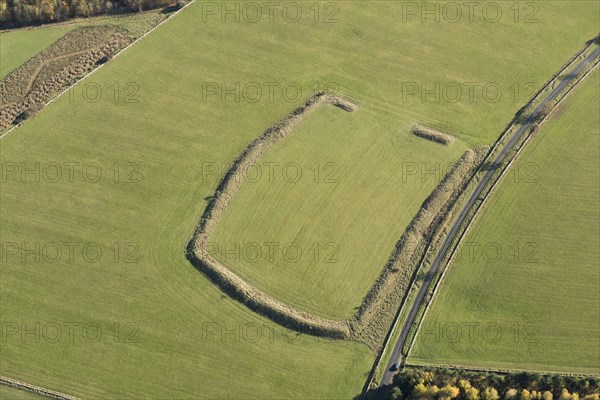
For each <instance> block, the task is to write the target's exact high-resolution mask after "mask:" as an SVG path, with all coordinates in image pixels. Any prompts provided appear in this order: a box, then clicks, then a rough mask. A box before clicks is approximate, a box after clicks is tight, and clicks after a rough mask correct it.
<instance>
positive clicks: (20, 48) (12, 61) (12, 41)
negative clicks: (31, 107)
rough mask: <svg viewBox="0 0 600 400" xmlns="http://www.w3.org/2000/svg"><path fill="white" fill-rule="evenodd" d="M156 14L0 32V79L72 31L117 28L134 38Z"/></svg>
mask: <svg viewBox="0 0 600 400" xmlns="http://www.w3.org/2000/svg"><path fill="white" fill-rule="evenodd" d="M158 13H159V11H150V12H146V13H143V14H132V15H123V16H115V17H106V16H99V17H93V18H89V19H83V18H79V19H75V20H72V21H69V22H64V23H60V24H52V25H48V26H44V27H37V28H24V29H18V30H13V31H3V32H0V79H2V78H4V77H5V76H6V75H8V74H9V73H10V72H11V71H12V70H14V69H15V68H17V67H18V66H19V65H21V64H23V63H24V62H26V61H27V60H29V59H30V58H31V57H33V56H35V55H36V54H37V53H39V52H40V51H43V50H44V49H46V48H47V47H48V46H50V45H51V44H52V43H54V42H55V41H57V40H58V39H60V38H61V37H62V36H63V35H64V34H66V33H67V32H69V31H72V30H73V29H77V28H80V27H83V26H92V25H104V24H106V25H118V26H122V27H123V28H125V29H128V30H129V31H130V32H131V33H132V34H134V35H141V34H142V33H143V32H145V31H146V30H148V29H149V28H150V27H151V23H150V21H151V20H152V19H153V18H156V16H157V15H158Z"/></svg>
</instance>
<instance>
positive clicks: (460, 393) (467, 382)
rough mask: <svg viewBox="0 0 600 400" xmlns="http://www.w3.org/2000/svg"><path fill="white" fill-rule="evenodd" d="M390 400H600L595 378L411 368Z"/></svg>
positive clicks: (599, 384)
mask: <svg viewBox="0 0 600 400" xmlns="http://www.w3.org/2000/svg"><path fill="white" fill-rule="evenodd" d="M388 393H389V395H390V396H389V398H390V399H391V400H413V399H415V400H417V399H419V400H420V399H430V400H452V399H456V400H599V399H600V396H599V393H600V380H599V379H598V378H592V377H580V376H562V375H541V374H537V373H527V372H522V373H509V374H496V373H485V372H469V371H463V370H455V369H446V368H423V369H420V368H418V369H417V368H409V369H406V370H404V371H402V372H400V373H398V374H397V375H396V377H395V379H394V383H393V385H392V388H391V390H390V391H389V392H388Z"/></svg>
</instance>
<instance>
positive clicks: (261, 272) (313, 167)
mask: <svg viewBox="0 0 600 400" xmlns="http://www.w3.org/2000/svg"><path fill="white" fill-rule="evenodd" d="M376 124H377V111H376V110H373V109H371V108H370V107H369V105H365V106H364V107H362V108H361V109H360V110H358V111H356V112H354V113H347V112H345V111H342V110H341V109H339V108H337V107H332V106H322V107H321V108H319V109H318V110H317V111H316V112H315V114H313V115H311V116H309V117H308V118H307V120H306V121H305V122H304V123H303V125H302V126H301V127H300V128H298V129H297V130H296V132H294V133H293V135H292V136H290V137H289V138H286V139H285V140H284V141H283V142H282V143H280V144H278V145H277V147H276V148H274V149H273V150H272V151H271V152H270V153H268V154H267V155H266V156H265V157H263V159H262V160H260V161H259V162H258V167H257V168H256V169H254V170H252V171H251V173H250V175H249V176H248V178H247V179H246V180H244V183H243V186H242V188H241V189H240V191H239V192H238V193H237V194H236V196H235V198H234V199H233V201H231V203H230V205H229V206H228V209H227V211H226V212H225V214H224V217H223V218H222V220H221V222H220V224H219V226H218V228H217V231H216V232H215V235H213V237H212V238H211V242H213V248H214V254H215V255H216V256H217V257H218V258H220V259H221V261H222V262H223V264H224V265H227V266H229V267H230V268H231V269H232V270H233V271H236V272H238V273H239V274H240V276H242V277H243V278H244V279H246V280H247V281H248V282H250V283H253V284H255V285H256V286H257V287H259V288H260V289H262V290H264V291H266V292H267V293H269V294H271V295H273V296H274V297H276V298H279V299H282V300H284V301H285V302H286V303H288V304H291V305H294V306H296V307H298V308H300V309H301V310H306V311H310V312H314V313H316V314H318V315H322V316H325V317H328V318H333V319H348V318H350V317H352V315H354V313H355V312H356V310H355V308H356V307H358V306H359V305H360V302H361V301H362V299H363V297H364V295H365V294H366V293H367V291H368V290H369V289H370V287H371V285H372V282H373V281H374V280H375V278H376V277H377V275H378V274H379V273H380V272H381V269H382V268H383V266H384V265H385V263H386V261H387V259H388V258H389V256H390V254H391V252H392V249H393V248H394V244H395V242H396V241H397V240H398V239H399V238H400V236H401V235H402V232H404V229H405V227H406V225H407V223H408V221H410V219H411V218H412V217H413V216H414V215H415V214H416V213H417V211H418V209H419V206H420V205H421V203H422V201H423V199H424V198H425V197H427V195H428V194H429V193H430V192H431V191H432V189H433V187H434V186H435V184H436V183H437V181H438V179H439V178H440V177H441V176H442V172H441V170H442V168H440V170H439V171H438V172H437V173H436V172H435V170H434V168H435V164H434V162H432V161H431V160H436V162H438V163H440V164H442V165H443V166H446V165H449V164H450V163H451V162H452V161H454V160H455V159H457V158H458V157H460V155H461V154H462V152H464V150H465V149H466V146H465V145H464V143H460V142H457V143H454V144H453V145H452V146H449V147H445V146H440V145H433V144H431V143H430V142H427V141H425V140H422V139H419V138H415V137H404V138H403V139H400V138H399V136H400V135H401V133H400V132H398V131H395V130H390V131H383V130H382V131H380V132H378V134H377V135H376V136H374V137H373V136H371V135H369V134H368V133H369V132H368V127H369V126H373V125H376ZM361 127H365V129H361ZM404 135H405V134H404ZM422 163H423V164H428V165H429V168H430V169H431V170H432V171H434V173H433V174H432V175H431V176H425V177H422V176H421V174H420V173H415V174H410V175H408V172H411V171H412V170H411V169H410V168H411V167H412V166H413V164H414V165H421V164H422ZM409 164H410V165H409ZM269 166H271V167H270V168H271V170H269ZM259 168H260V169H259ZM444 169H445V168H444ZM269 172H271V173H270V174H269ZM259 174H260V175H259ZM422 178H426V179H422ZM382 188H384V189H383V190H382ZM269 243H271V245H270V247H269ZM236 245H237V246H238V247H237V249H238V250H236ZM349 271H352V273H351V274H349Z"/></svg>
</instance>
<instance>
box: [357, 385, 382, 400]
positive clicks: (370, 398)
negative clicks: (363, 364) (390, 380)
mask: <svg viewBox="0 0 600 400" xmlns="http://www.w3.org/2000/svg"><path fill="white" fill-rule="evenodd" d="M391 387H392V385H385V386H380V387H377V388H374V389H369V390H367V392H366V393H365V397H364V399H365V400H387V399H390V398H391V390H390V389H391ZM362 398H363V397H362V393H360V394H357V395H356V396H354V397H353V398H352V400H361V399H362Z"/></svg>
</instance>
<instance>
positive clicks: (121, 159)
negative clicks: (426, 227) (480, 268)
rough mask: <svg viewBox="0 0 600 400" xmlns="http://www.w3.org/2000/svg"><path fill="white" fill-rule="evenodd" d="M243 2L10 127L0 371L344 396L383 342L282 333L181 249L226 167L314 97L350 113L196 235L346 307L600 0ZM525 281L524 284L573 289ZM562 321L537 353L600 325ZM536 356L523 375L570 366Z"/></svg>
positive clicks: (145, 387)
mask: <svg viewBox="0 0 600 400" xmlns="http://www.w3.org/2000/svg"><path fill="white" fill-rule="evenodd" d="M252 4H257V3H245V2H204V1H198V0H197V1H195V2H193V3H192V4H190V5H189V6H187V7H186V8H184V9H183V10H182V11H181V12H180V13H179V14H177V15H175V16H174V17H173V18H172V19H170V20H168V21H167V22H166V23H165V24H163V25H162V26H160V27H159V28H158V29H156V30H155V31H154V32H152V33H151V34H149V35H148V36H147V37H146V38H144V39H143V40H142V41H140V42H139V43H137V44H135V45H134V46H132V47H131V48H129V49H128V50H126V51H125V52H124V53H122V54H120V55H119V56H118V57H115V58H114V59H112V60H110V61H109V62H107V63H106V64H105V65H103V66H102V67H101V68H100V69H99V70H97V72H95V73H94V74H93V75H90V76H89V77H88V78H86V79H85V80H84V81H83V82H80V83H79V84H78V85H76V86H75V87H74V88H73V89H72V90H71V91H69V92H68V93H66V94H65V95H64V96H62V97H61V98H59V99H58V100H57V101H56V102H54V103H52V104H50V105H49V106H47V107H46V108H45V109H43V110H42V111H41V112H39V114H37V115H35V116H34V117H33V118H31V119H30V120H27V121H26V122H25V123H24V124H23V125H21V126H19V127H18V128H16V129H14V130H13V131H11V132H9V133H8V134H6V135H4V136H2V137H1V139H0V161H1V166H2V169H1V172H2V176H1V179H2V182H1V185H2V186H1V190H0V236H1V238H2V239H1V242H2V246H1V249H0V250H1V254H0V256H1V257H2V267H1V270H0V295H1V298H0V323H1V326H2V342H1V343H0V344H1V347H0V352H1V354H0V375H4V376H9V377H11V378H14V379H18V380H22V381H24V382H28V383H31V384H34V385H39V386H43V387H46V388H48V389H52V390H56V391H60V392H63V393H67V394H70V395H73V396H78V397H81V398H86V399H87V398H97V399H109V398H119V399H125V398H127V399H129V398H152V399H167V398H177V399H188V398H211V399H214V398H218V399H221V398H235V399H238V398H239V399H249V398H252V399H282V398H284V399H307V398H311V399H340V398H352V397H353V396H356V395H358V394H359V393H360V390H361V388H362V386H363V384H364V382H365V379H366V377H367V375H368V373H369V371H370V369H371V367H372V365H373V361H374V359H375V353H374V351H373V350H374V349H376V348H377V347H378V346H380V345H381V344H380V343H373V342H369V343H368V345H366V344H365V343H362V342H360V341H357V340H329V339H324V338H319V337H315V336H312V335H308V334H303V333H299V332H297V331H293V330H289V329H286V328H284V327H282V326H281V325H279V324H277V323H276V322H273V321H272V320H270V319H267V318H265V317H263V316H261V315H260V314H258V313H256V312H254V311H253V310H252V309H251V308H249V307H247V306H246V305H245V304H243V303H241V302H239V301H237V300H236V299H232V298H231V297H230V296H229V295H228V294H227V293H226V292H224V291H223V290H222V289H221V287H219V286H218V285H216V284H215V283H214V282H213V280H211V279H209V277H207V276H205V275H204V274H203V273H202V272H200V271H199V270H198V269H197V268H195V267H194V266H193V265H192V264H191V263H190V261H189V259H188V256H189V254H186V246H188V244H189V243H190V240H191V238H192V235H193V234H194V232H196V228H197V226H198V224H199V223H200V222H201V221H202V220H203V216H204V218H206V215H205V214H204V213H205V210H206V209H207V205H210V204H211V200H212V199H213V198H214V196H216V195H218V193H217V191H218V189H219V184H220V182H222V179H223V177H224V175H225V174H226V173H227V171H228V169H229V167H230V166H231V164H232V162H234V160H236V159H238V157H239V156H240V155H241V154H243V152H244V151H245V149H246V148H247V146H248V145H249V143H251V142H253V140H255V139H257V138H258V137H260V136H261V134H263V132H266V131H267V132H268V131H269V129H270V128H272V127H273V126H274V124H276V123H277V121H280V120H281V119H282V118H284V117H285V116H286V115H288V114H289V113H291V112H292V111H293V110H295V109H297V107H299V106H300V105H302V104H303V103H304V102H306V101H307V99H310V98H311V96H314V95H315V94H316V93H319V92H321V91H324V92H328V93H335V94H336V95H338V96H340V97H342V98H344V99H347V100H348V101H350V102H352V103H353V104H356V105H357V106H358V108H357V110H356V111H354V112H346V111H344V110H343V109H341V108H339V107H332V106H327V107H325V106H323V107H320V108H318V109H316V110H315V111H314V112H313V113H312V114H311V115H310V116H308V117H307V118H306V119H305V120H303V121H302V124H300V125H298V126H297V127H295V128H294V130H293V132H291V133H290V134H289V135H287V136H286V137H284V138H282V139H281V140H280V142H278V143H277V144H276V145H274V146H273V147H272V148H270V149H269V150H268V151H266V152H265V154H264V156H263V157H261V158H260V159H259V160H257V162H256V164H255V166H254V168H253V169H252V170H251V171H249V173H248V174H247V175H246V176H245V178H244V180H243V182H241V185H240V187H239V190H238V192H237V193H236V195H235V196H233V197H232V198H231V199H227V200H228V201H229V203H228V206H227V209H226V210H225V211H224V212H223V215H222V218H221V220H220V222H219V224H218V226H217V227H216V229H215V233H214V235H213V236H212V237H211V239H210V240H211V244H212V247H211V251H212V253H211V254H213V255H214V257H216V258H217V259H218V260H220V261H221V262H222V263H223V264H224V265H225V266H227V267H228V268H229V269H230V270H231V271H232V272H233V273H235V274H238V275H239V276H240V277H241V278H243V279H244V280H245V281H246V282H247V283H249V284H251V285H254V286H255V287H256V288H258V289H260V290H261V291H263V292H264V293H266V294H267V295H269V296H272V297H273V298H275V299H277V300H278V301H280V302H282V303H284V304H286V305H289V306H291V307H294V308H297V309H298V310H301V311H302V312H304V313H307V314H311V315H315V316H317V317H322V318H328V319H331V320H334V321H338V322H339V321H345V320H348V319H349V318H351V317H352V316H353V315H354V314H355V313H356V311H357V308H358V307H360V305H361V302H362V301H363V299H364V297H365V295H366V294H367V292H368V291H369V290H370V289H371V287H372V286H373V284H374V282H375V281H376V279H377V277H378V276H379V275H380V274H381V272H382V270H383V267H384V266H385V264H386V261H387V260H388V258H389V257H390V254H392V252H393V251H394V246H395V245H396V243H397V242H398V240H399V239H400V237H401V236H402V235H403V233H404V232H405V229H406V227H407V226H408V225H409V223H410V222H411V219H412V218H413V217H414V216H415V214H416V213H417V212H418V211H419V208H420V206H421V204H422V203H423V202H424V201H425V199H426V198H427V196H428V195H429V194H430V193H431V191H432V190H433V189H434V188H435V187H436V186H437V185H438V184H439V182H440V181H441V180H442V179H443V178H444V175H445V174H446V173H447V172H448V171H449V170H450V168H451V166H452V165H453V164H454V163H455V162H456V161H457V160H459V158H461V156H462V155H463V154H464V153H465V151H467V150H470V149H471V150H474V149H480V148H481V147H482V146H484V145H488V144H491V143H493V142H494V140H495V139H496V138H497V137H498V136H499V135H500V133H501V132H502V130H503V128H504V127H505V126H506V124H507V123H508V122H509V121H510V120H511V119H512V118H513V115H514V114H515V112H516V111H517V110H518V109H519V108H521V107H522V106H523V105H524V104H525V103H526V102H527V101H528V99H529V97H531V95H532V94H533V93H534V92H535V90H534V89H535V88H536V87H540V86H541V85H542V84H543V83H544V82H546V81H547V80H548V79H549V78H550V77H551V76H552V74H553V73H554V72H555V71H557V70H558V69H559V68H560V67H561V66H562V65H563V64H564V63H565V62H567V61H568V59H569V58H570V57H571V56H572V55H573V54H575V53H576V52H577V50H579V49H581V48H582V47H583V46H584V45H585V42H586V41H587V40H589V39H590V38H592V37H594V36H595V35H596V34H597V15H598V11H599V4H598V3H597V2H596V1H576V2H567V1H565V2H562V1H551V2H540V3H537V7H538V9H537V12H536V14H535V21H530V20H528V21H525V19H526V18H525V17H526V16H529V14H525V12H526V11H527V10H526V7H525V5H522V6H520V7H519V9H520V10H521V12H520V13H519V14H518V15H517V16H515V15H514V14H512V11H511V9H509V8H508V6H501V7H502V8H503V14H502V15H503V17H501V18H500V19H498V20H495V21H493V22H492V21H491V20H490V17H489V15H482V14H481V10H480V11H479V12H478V13H475V14H474V15H473V18H472V19H470V18H468V17H467V16H466V14H465V16H464V17H462V18H459V19H458V20H456V19H454V20H452V21H450V20H448V19H447V18H440V19H439V21H435V20H432V19H427V18H425V19H422V18H421V14H418V12H420V11H415V13H417V14H414V13H413V11H410V10H409V9H406V4H407V3H406V2H396V1H373V2H371V1H369V2H366V1H340V2H315V3H313V2H310V3H308V2H306V3H305V2H297V3H293V4H294V5H290V4H292V3H282V4H281V5H280V6H278V7H277V8H275V9H273V10H272V13H269V10H268V9H267V8H264V10H263V12H262V14H260V16H261V17H260V18H258V17H257V15H256V14H254V13H251V14H249V13H250V12H251V10H252V7H255V6H254V5H252ZM411 4H412V3H411ZM414 4H417V5H418V4H420V3H414ZM497 4H499V5H500V4H503V3H497ZM517 4H521V3H517ZM265 7H266V6H265ZM293 7H294V8H293ZM227 10H229V11H227ZM231 10H233V11H231ZM236 10H237V11H236ZM244 10H245V11H244ZM294 10H295V11H298V10H299V11H298V13H296V14H294ZM464 12H465V13H466V12H467V11H466V9H465V10H464ZM232 13H233V14H232ZM236 13H237V14H236ZM244 13H246V14H244ZM236 15H237V16H236ZM442 17H443V15H442ZM36 29H40V30H41V29H46V28H43V27H42V28H36ZM48 44H49V43H48ZM2 46H4V44H3V45H2ZM31 46H32V45H31ZM31 46H30V47H31ZM31 49H33V47H31ZM40 50H41V49H40ZM32 51H35V49H33V50H32ZM4 54H10V52H2V57H3V60H2V62H3V63H4ZM22 61H24V60H21V61H11V62H13V63H14V64H15V66H16V65H18V64H19V63H20V62H22ZM0 70H1V71H4V69H0ZM591 82H592V81H590V82H588V83H587V84H588V85H589V84H590V83H591ZM132 88H133V89H132ZM459 89H460V90H459ZM588 90H589V89H588ZM494 93H495V94H494ZM459 94H460V96H459ZM568 115H569V113H568V112H566V111H565V113H564V117H563V118H569V117H568ZM414 126H421V127H425V128H427V129H431V131H436V132H437V131H439V132H442V133H443V134H444V135H448V137H450V136H451V137H452V138H455V140H454V141H452V142H451V143H450V140H448V143H449V144H441V143H438V142H435V141H432V140H428V139H427V138H423V137H418V136H416V135H414V134H413V133H412V132H411V129H412V128H413V127H414ZM581 127H584V125H581ZM544 135H545V136H544ZM551 136H553V135H550V132H548V133H547V134H546V133H543V132H542V133H540V137H542V138H544V137H551ZM586 140H588V141H591V140H594V139H593V138H588V139H586ZM582 141H583V139H582ZM588 143H595V142H588ZM595 146H596V147H597V143H596V144H595ZM589 147H590V148H593V147H594V146H592V145H590V146H589ZM467 154H468V155H471V154H474V152H469V153H467ZM561 154H563V153H561ZM580 154H583V152H581V153H580ZM590 157H591V156H590ZM592 161H593V160H592ZM552 165H553V166H555V167H556V168H559V167H558V164H557V163H553V164H552ZM568 165H569V167H568V169H569V170H570V168H571V166H572V167H573V168H579V167H584V166H585V165H584V164H583V163H581V164H580V163H577V164H568ZM590 166H591V167H593V166H594V165H592V164H590ZM564 169H565V170H567V168H564ZM257 171H259V172H257ZM540 171H541V170H540ZM596 172H597V171H596ZM565 173H566V171H565ZM581 179H583V178H581ZM540 181H541V182H542V181H544V179H542V178H541V179H540ZM596 182H597V179H596ZM541 187H542V186H541V185H540V189H539V190H542V189H541ZM557 190H558V189H557ZM595 196H596V197H594V198H596V199H597V194H596V195H595ZM511 198H514V199H517V196H516V195H514V197H513V195H511ZM497 201H498V202H499V201H500V200H497ZM515 201H516V200H515ZM562 201H563V202H567V201H568V200H567V199H563V200H562ZM490 208H493V207H490ZM520 210H521V209H520ZM582 211H585V212H588V211H589V210H588V207H587V206H586V207H584V209H582ZM565 212H567V211H565ZM590 213H592V211H590ZM589 215H590V217H589V219H590V220H593V219H594V218H593V215H592V214H589ZM490 217H491V214H490ZM523 218H525V217H523ZM548 221H550V219H548ZM552 221H555V220H554V219H553V220H552ZM548 223H550V222H548ZM590 229H592V228H590ZM501 232H502V231H500V230H499V233H498V235H500V234H501ZM523 241H525V239H523ZM273 243H275V244H273ZM275 245H276V246H275ZM540 246H542V244H541V243H540ZM541 248H542V247H540V249H541ZM257 249H260V251H261V252H260V253H258V250H257ZM269 249H272V252H270V250H269ZM298 249H300V251H301V256H300V257H299V258H298V254H299V253H297V252H295V251H297V250H298ZM556 251H557V252H559V250H558V249H557V250H556ZM540 254H542V253H541V250H540ZM544 254H546V253H544ZM548 254H549V253H548ZM561 254H562V253H561ZM561 256H564V257H568V256H567V255H561ZM589 257H592V258H591V259H590V263H591V262H592V261H593V255H590V256H589ZM582 260H584V258H582ZM557 265H558V264H557ZM561 265H564V264H561ZM586 265H587V264H586ZM590 265H591V264H590ZM532 268H540V270H539V271H537V272H539V274H543V273H544V272H543V271H544V270H543V266H542V264H539V265H536V266H534V267H532ZM456 270H460V268H456ZM586 271H587V272H586V274H587V275H586V277H587V279H588V280H592V279H593V278H596V279H597V276H596V275H594V273H595V272H594V271H592V270H591V269H590V270H586ZM521 272H522V273H525V270H521ZM537 272H535V271H533V272H531V271H529V272H527V274H528V275H527V276H530V275H529V274H535V273H537ZM556 273H557V274H558V272H556ZM539 274H538V275H536V276H540V278H536V279H539V280H538V281H535V282H531V290H529V289H527V290H529V291H528V293H531V294H532V293H543V294H544V296H546V298H545V299H544V300H543V301H542V299H541V297H543V296H542V295H539V297H536V301H539V302H540V303H539V304H542V303H543V304H545V305H547V307H550V304H552V305H554V306H556V307H562V306H564V305H565V304H567V303H566V301H565V299H564V298H562V299H561V298H559V297H557V296H555V294H556V292H558V291H552V290H550V291H545V290H543V289H542V288H543V287H544V285H545V284H546V282H545V281H542V275H539ZM559 276H560V275H557V279H559ZM472 279H475V277H472ZM511 279H512V278H511ZM582 279H583V277H582ZM521 289H522V290H526V289H525V288H521ZM533 289H535V291H533ZM561 290H564V291H563V292H561V293H563V294H564V296H568V293H571V292H570V291H569V290H567V289H566V288H564V287H562V288H561ZM573 290H575V289H573ZM575 291H576V292H577V293H578V296H579V297H578V298H579V299H580V300H578V301H585V302H587V301H590V302H591V301H592V300H593V298H592V297H585V296H583V294H582V293H581V292H580V291H579V290H575ZM477 293H480V292H477ZM506 293H509V292H506ZM506 295H507V296H508V294H506ZM564 296H562V297H564ZM590 296H592V295H591V294H590ZM490 299H491V297H490ZM481 301H487V300H481ZM490 301H492V300H490ZM493 301H494V304H496V303H495V301H496V300H493ZM490 304H491V303H490ZM535 304H537V303H535ZM586 304H587V303H586ZM514 307H518V306H517V305H515V306H514ZM540 307H541V306H540ZM564 307H566V306H564ZM547 309H549V308H544V309H543V310H547ZM586 309H587V310H589V312H590V318H591V317H593V316H594V315H595V314H593V307H588V308H586ZM540 310H542V309H541V308H540ZM543 310H542V311H543ZM561 310H562V311H560V312H559V314H560V315H563V316H565V315H567V316H568V315H571V316H573V314H568V313H567V310H566V308H565V309H561ZM542 311H540V314H538V315H536V317H537V318H538V319H537V320H536V321H538V322H539V321H540V320H539V318H543V317H544V316H545V315H547V314H544V312H542ZM563 311H564V313H563ZM453 312H458V310H456V309H453ZM390 318H391V316H390ZM568 321H569V319H568V318H567V319H565V330H564V331H563V330H562V329H555V330H554V331H553V335H555V336H553V337H554V338H555V341H553V342H551V343H549V344H548V346H555V345H556V346H562V345H563V344H564V342H565V341H567V340H571V339H570V336H566V335H572V334H575V333H577V335H578V336H577V337H578V338H584V337H585V335H587V334H589V332H591V331H588V330H587V328H588V327H591V328H593V326H592V325H589V324H588V325H586V327H583V326H582V327H581V330H579V328H575V326H579V325H574V324H570V323H569V322H568ZM548 324H550V323H549V322H548ZM590 324H591V322H590ZM384 325H385V324H384ZM388 326H389V324H388ZM388 326H386V327H385V330H387V327H388ZM548 326H549V325H548ZM594 329H595V328H594ZM575 331H577V332H575ZM596 332H597V330H596ZM382 333H383V334H385V331H382V332H378V333H377V335H375V334H374V335H372V337H376V338H379V339H381V338H382V336H381V334H382ZM563 333H564V334H563ZM378 335H379V336H378ZM578 340H579V339H578ZM582 340H583V339H582ZM380 341H382V340H380ZM578 343H581V342H578ZM573 346H575V344H573ZM590 346H591V345H590ZM586 348H588V347H582V349H586ZM590 348H591V347H590ZM423 349H424V350H421V351H422V353H420V354H423V356H422V358H427V354H431V353H427V351H430V349H431V346H425V347H423ZM484 350H485V348H484ZM484 350H481V351H484ZM444 351H450V350H444ZM556 351H557V352H560V350H556ZM582 351H584V350H582ZM448 354H449V356H448V359H451V353H448ZM543 354H544V355H543V356H540V357H541V358H540V359H539V360H538V361H535V363H537V364H535V365H536V366H539V365H541V364H542V363H544V362H550V361H551V358H552V360H553V359H554V356H552V357H550V356H546V355H550V354H557V356H559V357H562V356H560V354H558V353H543ZM544 357H546V358H544ZM548 365H550V364H548ZM552 365H553V364H552ZM587 365H588V367H590V368H593V367H594V365H593V364H592V361H589V362H588V364H587ZM548 369H551V368H550V366H548Z"/></svg>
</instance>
